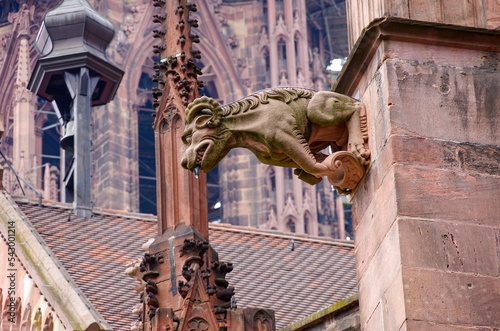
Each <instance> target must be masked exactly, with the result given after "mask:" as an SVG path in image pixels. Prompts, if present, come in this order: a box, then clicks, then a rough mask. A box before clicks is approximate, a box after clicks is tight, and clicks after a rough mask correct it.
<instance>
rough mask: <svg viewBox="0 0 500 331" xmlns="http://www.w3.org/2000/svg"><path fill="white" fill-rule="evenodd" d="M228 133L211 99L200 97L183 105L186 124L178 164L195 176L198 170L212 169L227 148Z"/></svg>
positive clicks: (215, 103)
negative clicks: (180, 159)
mask: <svg viewBox="0 0 500 331" xmlns="http://www.w3.org/2000/svg"><path fill="white" fill-rule="evenodd" d="M230 138H231V133H230V132H229V130H227V128H226V127H225V125H224V123H223V117H222V108H221V106H220V104H219V103H218V102H217V101H215V100H214V99H211V98H208V97H205V96H203V97H200V98H198V99H196V100H194V101H193V102H192V103H190V104H189V105H188V107H187V109H186V127H185V128H184V133H183V134H182V141H183V143H184V151H183V153H182V161H181V164H182V167H184V168H186V169H188V170H191V171H193V172H194V174H195V175H196V176H197V175H198V172H199V170H200V169H201V170H203V171H204V172H208V171H210V170H212V169H213V168H214V167H215V166H216V165H217V164H218V163H219V162H220V161H221V160H222V158H223V157H224V156H226V154H227V153H228V152H229V151H230V150H231V148H230V147H229V146H228V143H229V140H230Z"/></svg>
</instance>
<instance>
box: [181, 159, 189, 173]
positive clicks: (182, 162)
mask: <svg viewBox="0 0 500 331" xmlns="http://www.w3.org/2000/svg"><path fill="white" fill-rule="evenodd" d="M181 166H182V167H183V168H184V169H188V160H187V158H186V157H185V156H183V157H182V160H181ZM188 170H189V169H188Z"/></svg>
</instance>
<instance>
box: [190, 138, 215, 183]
mask: <svg viewBox="0 0 500 331" xmlns="http://www.w3.org/2000/svg"><path fill="white" fill-rule="evenodd" d="M212 144H213V142H212V141H210V140H205V141H204V142H201V143H200V144H199V146H200V147H198V149H197V150H196V161H195V163H194V168H193V172H195V175H197V173H198V172H199V169H200V168H201V169H202V170H205V166H206V165H205V164H203V163H204V161H205V155H206V154H207V150H209V149H210V147H211V146H212Z"/></svg>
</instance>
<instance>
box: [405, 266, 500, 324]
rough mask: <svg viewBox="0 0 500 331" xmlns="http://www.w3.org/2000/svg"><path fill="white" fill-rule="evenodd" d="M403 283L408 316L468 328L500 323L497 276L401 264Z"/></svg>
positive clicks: (499, 295)
mask: <svg viewBox="0 0 500 331" xmlns="http://www.w3.org/2000/svg"><path fill="white" fill-rule="evenodd" d="M403 284H405V285H404V286H405V306H406V313H407V317H408V318H409V319H414V320H420V321H429V322H434V323H440V324H450V325H466V326H470V327H474V326H476V327H478V326H482V327H498V325H500V309H499V305H500V278H498V277H485V276H479V275H477V274H472V273H456V272H440V271H437V270H432V269H430V270H429V269H422V268H405V267H404V268H403ZM414 330H415V329H414Z"/></svg>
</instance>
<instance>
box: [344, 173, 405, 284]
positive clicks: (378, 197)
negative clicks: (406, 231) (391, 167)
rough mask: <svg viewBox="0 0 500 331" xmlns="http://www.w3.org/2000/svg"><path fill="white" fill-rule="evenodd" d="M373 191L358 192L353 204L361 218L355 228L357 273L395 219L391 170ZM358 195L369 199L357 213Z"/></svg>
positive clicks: (361, 269) (395, 209)
mask: <svg viewBox="0 0 500 331" xmlns="http://www.w3.org/2000/svg"><path fill="white" fill-rule="evenodd" d="M375 192H376V194H375ZM375 192H374V195H363V194H360V193H359V192H358V193H357V194H358V195H357V197H356V199H355V200H354V205H353V208H354V211H355V215H356V218H358V219H359V220H362V221H361V222H359V224H358V225H357V227H356V229H355V231H356V236H355V243H356V256H358V258H357V259H356V265H357V267H356V269H357V271H358V274H359V275H362V274H363V273H364V270H365V268H366V266H367V265H368V263H370V260H371V259H372V257H373V256H374V254H376V252H377V250H378V249H379V246H380V245H381V243H382V241H383V240H384V238H385V237H386V234H387V233H388V232H389V230H390V229H391V227H392V226H393V224H394V221H395V220H396V215H397V198H396V194H395V191H394V174H393V172H392V171H390V172H389V173H388V175H387V176H386V177H385V179H384V181H383V183H382V185H381V186H380V188H379V189H378V190H376V191H375ZM360 197H364V199H367V200H370V201H371V203H370V205H369V206H368V208H367V209H366V211H365V212H364V213H362V214H358V204H357V202H358V201H360V200H362V199H361V198H360ZM358 277H359V276H358Z"/></svg>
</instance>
